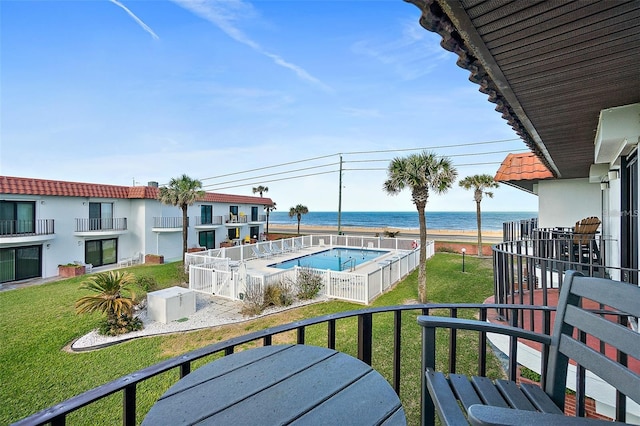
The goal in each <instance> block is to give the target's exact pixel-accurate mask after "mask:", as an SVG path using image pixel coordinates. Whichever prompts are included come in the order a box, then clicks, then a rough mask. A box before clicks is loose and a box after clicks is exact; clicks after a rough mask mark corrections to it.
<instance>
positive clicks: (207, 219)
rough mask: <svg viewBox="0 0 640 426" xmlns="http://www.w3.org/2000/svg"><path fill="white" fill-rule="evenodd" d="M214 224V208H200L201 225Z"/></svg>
mask: <svg viewBox="0 0 640 426" xmlns="http://www.w3.org/2000/svg"><path fill="white" fill-rule="evenodd" d="M212 223H213V206H200V224H201V225H211V224H212Z"/></svg>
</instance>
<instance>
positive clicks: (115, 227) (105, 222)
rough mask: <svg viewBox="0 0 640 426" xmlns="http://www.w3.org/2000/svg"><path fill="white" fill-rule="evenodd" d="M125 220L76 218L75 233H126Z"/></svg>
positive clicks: (123, 218) (124, 218)
mask: <svg viewBox="0 0 640 426" xmlns="http://www.w3.org/2000/svg"><path fill="white" fill-rule="evenodd" d="M126 230H127V218H126V217H120V218H107V219H89V218H76V231H75V232H93V231H105V232H109V231H126Z"/></svg>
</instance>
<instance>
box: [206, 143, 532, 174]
mask: <svg viewBox="0 0 640 426" xmlns="http://www.w3.org/2000/svg"><path fill="white" fill-rule="evenodd" d="M518 140H520V139H519V138H513V139H499V140H491V141H482V142H468V143H459V144H451V145H440V146H431V147H422V148H399V149H386V150H371V151H351V152H345V153H343V154H344V155H356V154H380V153H386V152H407V151H423V150H428V149H442V148H460V147H467V146H476V145H489V144H497V143H505V142H515V141H518ZM338 155H340V153H335V154H327V155H321V156H317V157H311V158H305V159H301V160H295V161H289V162H286V163H280V164H273V165H270V166H263V167H258V168H251V169H247V170H241V171H237V172H232V173H225V174H222V175H217V176H210V177H206V178H202V179H200V181H205V180H211V179H219V178H223V177H227V176H235V175H239V174H245V173H252V172H256V171H260V170H267V169H272V168H278V167H284V166H289V165H292V164H299V163H304V162H308V161H314V160H320V159H323V158H330V157H335V156H338ZM248 179H249V178H248Z"/></svg>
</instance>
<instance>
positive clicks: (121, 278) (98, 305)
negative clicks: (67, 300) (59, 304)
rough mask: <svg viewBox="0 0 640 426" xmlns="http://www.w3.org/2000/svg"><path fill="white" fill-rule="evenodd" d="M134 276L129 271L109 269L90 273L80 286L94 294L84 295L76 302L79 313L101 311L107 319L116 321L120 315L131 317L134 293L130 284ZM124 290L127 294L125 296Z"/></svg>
mask: <svg viewBox="0 0 640 426" xmlns="http://www.w3.org/2000/svg"><path fill="white" fill-rule="evenodd" d="M134 280H135V277H134V275H133V274H131V273H129V272H116V271H110V272H109V273H106V272H105V273H101V274H96V275H92V276H91V277H89V278H88V279H87V280H86V281H84V282H83V283H82V285H81V286H80V288H81V289H85V290H90V291H92V292H94V293H96V294H94V295H90V296H84V297H81V298H80V299H78V301H77V302H76V312H77V313H79V314H83V313H91V312H101V313H103V314H107V321H114V322H115V321H116V320H117V319H118V318H120V317H121V316H123V315H124V316H126V317H129V318H130V317H131V316H132V312H133V300H134V299H135V294H134V293H133V291H131V288H130V286H131V285H132V284H133V282H134ZM125 292H127V293H129V296H125V294H124V293H125Z"/></svg>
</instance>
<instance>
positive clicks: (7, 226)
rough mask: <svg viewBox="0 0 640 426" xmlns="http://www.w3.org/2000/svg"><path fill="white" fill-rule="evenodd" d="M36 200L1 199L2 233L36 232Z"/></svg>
mask: <svg viewBox="0 0 640 426" xmlns="http://www.w3.org/2000/svg"><path fill="white" fill-rule="evenodd" d="M35 222H36V203H35V201H0V234H2V235H13V234H32V233H35Z"/></svg>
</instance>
